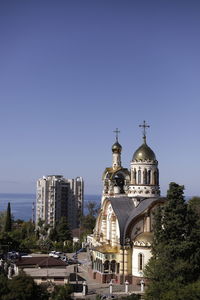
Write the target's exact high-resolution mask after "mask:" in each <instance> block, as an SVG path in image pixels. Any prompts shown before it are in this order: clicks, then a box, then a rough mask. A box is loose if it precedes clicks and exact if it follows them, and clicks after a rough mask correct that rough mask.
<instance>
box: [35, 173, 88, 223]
mask: <svg viewBox="0 0 200 300" xmlns="http://www.w3.org/2000/svg"><path fill="white" fill-rule="evenodd" d="M83 202H84V182H83V179H82V177H77V178H75V179H67V178H64V177H63V176H62V175H48V176H43V178H40V179H39V180H38V181H37V192H36V225H37V224H38V222H39V220H42V221H44V222H45V224H48V225H50V226H51V227H55V225H56V222H58V221H59V220H60V219H61V217H66V218H67V220H68V223H69V227H70V228H71V229H73V228H77V227H78V226H79V222H80V217H81V215H82V213H83Z"/></svg>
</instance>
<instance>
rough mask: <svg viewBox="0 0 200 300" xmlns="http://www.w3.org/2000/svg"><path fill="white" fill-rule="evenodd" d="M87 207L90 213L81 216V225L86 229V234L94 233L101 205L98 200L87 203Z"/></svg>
mask: <svg viewBox="0 0 200 300" xmlns="http://www.w3.org/2000/svg"><path fill="white" fill-rule="evenodd" d="M86 208H87V210H88V213H87V215H85V216H83V217H82V218H81V226H82V228H83V229H84V235H87V234H88V233H92V231H93V229H94V226H95V223H96V218H97V214H98V211H99V205H98V204H97V203H96V202H93V201H89V202H88V203H87V205H86Z"/></svg>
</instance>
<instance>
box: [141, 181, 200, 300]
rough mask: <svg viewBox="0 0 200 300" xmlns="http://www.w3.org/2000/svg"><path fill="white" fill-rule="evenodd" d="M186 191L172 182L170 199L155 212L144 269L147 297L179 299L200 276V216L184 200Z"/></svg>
mask: <svg viewBox="0 0 200 300" xmlns="http://www.w3.org/2000/svg"><path fill="white" fill-rule="evenodd" d="M183 190H184V187H183V186H180V185H178V184H176V183H170V186H169V190H168V193H167V199H168V201H167V202H166V204H165V205H164V207H163V208H159V209H158V210H157V212H156V214H155V219H154V221H155V223H154V239H153V244H152V258H151V259H150V261H149V263H148V265H147V267H146V270H145V275H146V276H147V277H148V278H149V279H150V284H149V288H148V289H147V292H146V299H148V300H157V299H159V300H166V299H171V300H173V299H174V300H177V299H179V298H177V294H178V293H179V294H180V295H181V293H180V290H183V288H184V289H185V292H186V291H187V289H188V288H190V287H191V285H192V284H194V283H195V282H197V280H198V278H199V276H200V229H199V226H198V216H197V215H196V214H195V212H194V211H193V210H192V209H191V208H190V207H189V205H187V203H186V202H185V200H184V196H183ZM169 295H170V296H169ZM172 295H174V296H173V297H174V298H173V297H172ZM170 297H171V298H170ZM180 299H181V298H180ZM182 299H184V298H182ZM195 299H197V298H194V300H195Z"/></svg>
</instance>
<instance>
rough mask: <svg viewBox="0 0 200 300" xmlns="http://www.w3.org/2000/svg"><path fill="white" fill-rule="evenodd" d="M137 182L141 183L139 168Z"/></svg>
mask: <svg viewBox="0 0 200 300" xmlns="http://www.w3.org/2000/svg"><path fill="white" fill-rule="evenodd" d="M138 184H141V170H139V171H138Z"/></svg>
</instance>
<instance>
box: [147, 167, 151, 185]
mask: <svg viewBox="0 0 200 300" xmlns="http://www.w3.org/2000/svg"><path fill="white" fill-rule="evenodd" d="M147 184H151V170H148V172H147Z"/></svg>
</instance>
